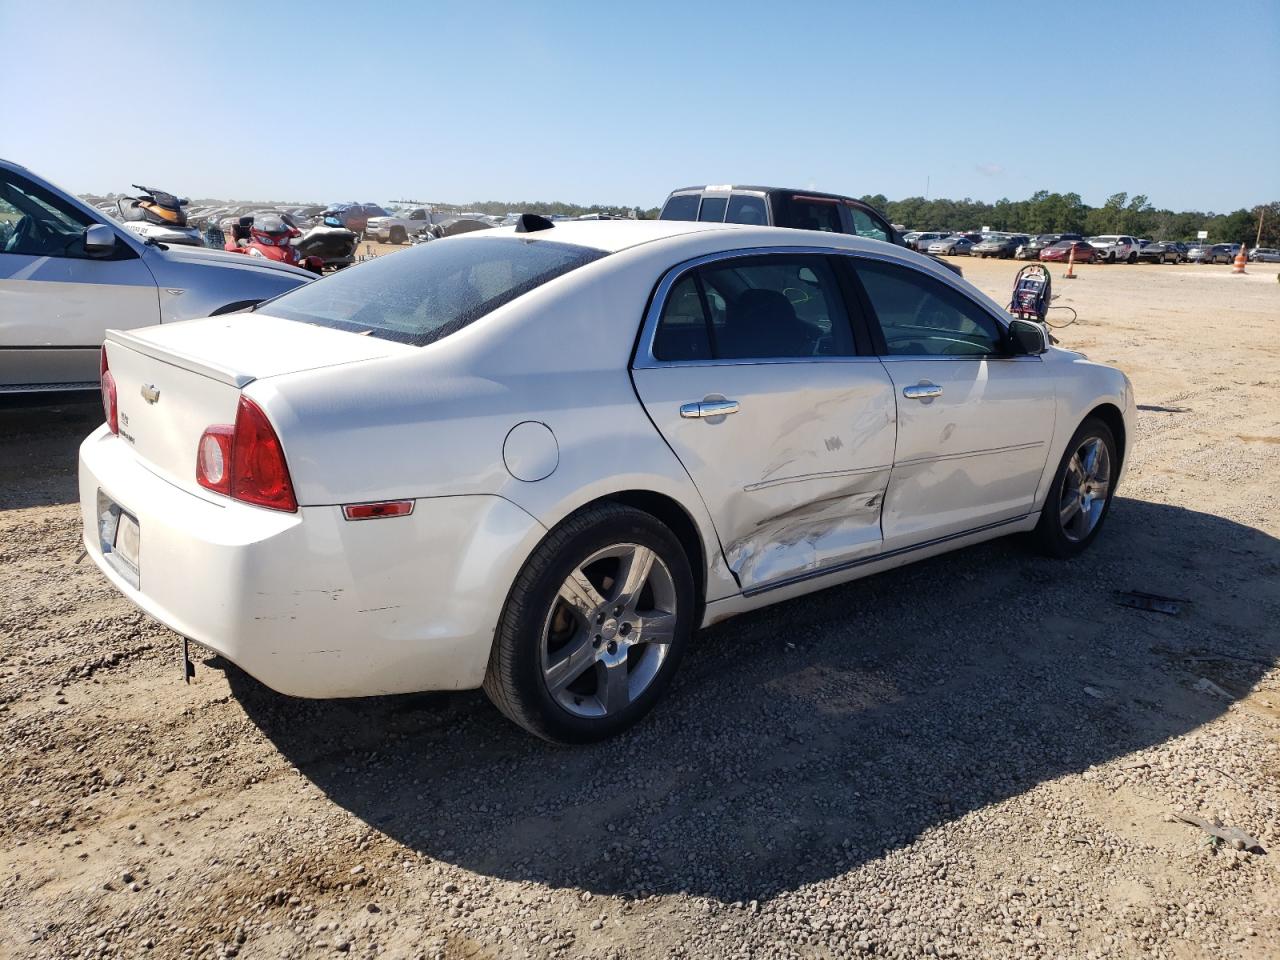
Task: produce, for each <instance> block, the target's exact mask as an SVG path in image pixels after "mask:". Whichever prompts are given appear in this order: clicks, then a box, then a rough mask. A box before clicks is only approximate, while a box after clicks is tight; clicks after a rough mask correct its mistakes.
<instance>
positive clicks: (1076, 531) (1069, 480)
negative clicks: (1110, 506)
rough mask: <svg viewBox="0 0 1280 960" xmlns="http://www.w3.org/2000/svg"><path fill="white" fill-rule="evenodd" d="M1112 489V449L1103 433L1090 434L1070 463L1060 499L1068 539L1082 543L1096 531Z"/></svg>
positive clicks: (1064, 531) (1063, 531)
mask: <svg viewBox="0 0 1280 960" xmlns="http://www.w3.org/2000/svg"><path fill="white" fill-rule="evenodd" d="M1110 489H1111V451H1110V450H1109V449H1108V448H1107V444H1106V442H1105V441H1103V439H1102V438H1101V437H1087V438H1086V439H1085V440H1084V442H1083V443H1081V444H1080V446H1079V447H1077V448H1076V452H1075V453H1074V454H1073V455H1072V457H1071V460H1070V462H1068V464H1067V469H1066V472H1065V473H1064V474H1063V477H1062V496H1061V498H1060V499H1059V501H1058V522H1059V523H1060V524H1061V525H1062V533H1063V535H1064V536H1066V538H1067V539H1068V540H1071V541H1072V542H1075V543H1079V542H1080V541H1081V540H1084V539H1085V538H1086V537H1088V536H1089V534H1090V533H1092V532H1093V529H1094V527H1096V526H1097V525H1098V521H1099V520H1100V519H1101V518H1102V511H1103V510H1104V509H1106V505H1107V494H1108V493H1109V491H1110Z"/></svg>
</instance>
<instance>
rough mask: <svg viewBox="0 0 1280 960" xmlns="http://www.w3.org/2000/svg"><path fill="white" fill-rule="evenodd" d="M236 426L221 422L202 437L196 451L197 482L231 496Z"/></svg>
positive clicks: (215, 491) (216, 491)
mask: <svg viewBox="0 0 1280 960" xmlns="http://www.w3.org/2000/svg"><path fill="white" fill-rule="evenodd" d="M234 432H235V427H233V426H231V424H229V423H220V424H218V425H217V426H213V427H210V428H209V429H208V430H206V431H205V432H204V436H202V437H201V438H200V449H199V450H198V451H197V452H196V483H198V484H200V486H202V487H206V488H207V489H209V490H212V491H213V492H214V493H221V494H225V495H226V496H228V497H229V496H231V438H232V435H233V434H234Z"/></svg>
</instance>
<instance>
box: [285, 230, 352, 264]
mask: <svg viewBox="0 0 1280 960" xmlns="http://www.w3.org/2000/svg"><path fill="white" fill-rule="evenodd" d="M293 243H294V246H295V247H297V248H298V252H299V253H301V254H302V255H303V256H313V257H319V258H320V259H321V260H322V261H324V265H325V266H326V267H333V268H335V269H337V268H341V267H345V266H348V265H350V264H352V263H354V262H355V259H356V245H357V244H358V243H359V237H357V236H356V234H355V232H354V231H352V230H348V229H347V228H346V227H344V226H343V225H342V221H341V220H339V219H338V218H337V217H325V218H324V220H323V221H322V222H321V223H318V224H316V225H315V226H313V227H311V228H310V229H308V230H305V231H303V232H302V235H301V236H300V237H298V239H297V240H295V241H294V242H293Z"/></svg>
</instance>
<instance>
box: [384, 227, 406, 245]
mask: <svg viewBox="0 0 1280 960" xmlns="http://www.w3.org/2000/svg"><path fill="white" fill-rule="evenodd" d="M387 241H388V242H389V243H394V244H395V245H396V246H397V247H398V246H400V244H402V243H404V241H405V233H404V228H403V227H392V228H391V233H390V234H388V235H387Z"/></svg>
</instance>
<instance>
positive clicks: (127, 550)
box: [111, 513, 141, 570]
mask: <svg viewBox="0 0 1280 960" xmlns="http://www.w3.org/2000/svg"><path fill="white" fill-rule="evenodd" d="M140 545H141V541H140V538H139V536H138V521H137V520H135V519H134V518H133V517H131V516H129V514H127V513H121V514H120V522H119V523H117V524H116V539H115V542H114V543H113V544H112V545H111V547H112V549H113V550H114V551H115V552H116V553H118V554H119V555H120V559H121V560H123V561H125V563H127V564H129V566H131V567H133V569H135V570H137V569H138V554H139V548H140Z"/></svg>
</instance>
